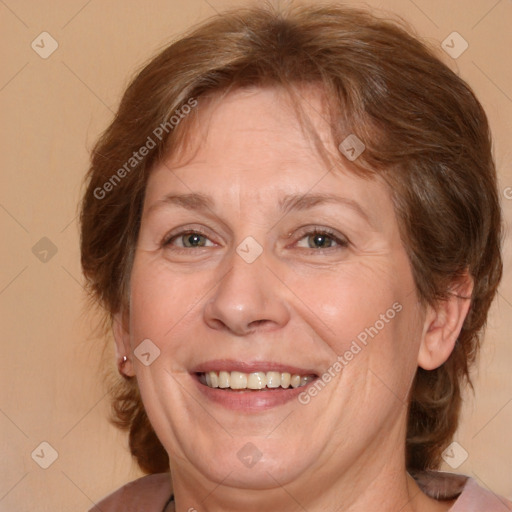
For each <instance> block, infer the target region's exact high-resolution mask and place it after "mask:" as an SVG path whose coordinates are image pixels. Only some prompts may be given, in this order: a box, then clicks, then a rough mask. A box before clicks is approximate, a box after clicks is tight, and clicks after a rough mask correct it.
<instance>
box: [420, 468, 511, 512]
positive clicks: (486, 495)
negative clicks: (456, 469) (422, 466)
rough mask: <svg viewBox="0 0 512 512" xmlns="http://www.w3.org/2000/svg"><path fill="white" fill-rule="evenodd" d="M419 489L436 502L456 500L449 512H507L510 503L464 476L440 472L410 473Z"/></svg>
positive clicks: (509, 509) (509, 508)
mask: <svg viewBox="0 0 512 512" xmlns="http://www.w3.org/2000/svg"><path fill="white" fill-rule="evenodd" d="M411 476H412V477H413V478H414V479H415V480H416V483H417V484H418V486H419V487H420V489H421V490H422V491H423V492H424V493H425V494H427V495H428V496H430V497H431V498H434V499H437V500H452V499H456V501H455V504H454V505H453V507H452V508H451V509H450V512H508V511H512V503H511V502H510V501H508V500H507V499H505V498H503V497H501V496H498V495H497V494H494V493H493V492H491V491H489V490H487V489H484V488H483V487H481V486H479V485H478V484H477V482H476V481H475V480H474V479H473V478H470V477H467V476H465V475H457V474H454V473H445V472H441V471H417V472H411Z"/></svg>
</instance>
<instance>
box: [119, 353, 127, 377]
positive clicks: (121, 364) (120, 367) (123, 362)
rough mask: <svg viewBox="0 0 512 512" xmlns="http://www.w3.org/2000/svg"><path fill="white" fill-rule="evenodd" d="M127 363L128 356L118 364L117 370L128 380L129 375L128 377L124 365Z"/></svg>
mask: <svg viewBox="0 0 512 512" xmlns="http://www.w3.org/2000/svg"><path fill="white" fill-rule="evenodd" d="M126 361H128V358H127V357H126V356H123V358H122V359H121V361H119V363H118V364H117V369H118V371H119V373H120V374H121V375H122V376H123V377H125V378H128V375H126V374H125V373H124V371H123V370H124V365H125V364H126Z"/></svg>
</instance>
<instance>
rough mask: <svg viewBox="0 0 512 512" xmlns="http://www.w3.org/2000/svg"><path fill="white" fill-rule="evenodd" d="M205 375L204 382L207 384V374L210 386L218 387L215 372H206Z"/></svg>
mask: <svg viewBox="0 0 512 512" xmlns="http://www.w3.org/2000/svg"><path fill="white" fill-rule="evenodd" d="M206 375H207V377H206V384H208V375H209V376H210V384H208V385H209V386H211V387H212V388H218V387H219V376H218V375H217V373H216V372H208V373H207V374H206Z"/></svg>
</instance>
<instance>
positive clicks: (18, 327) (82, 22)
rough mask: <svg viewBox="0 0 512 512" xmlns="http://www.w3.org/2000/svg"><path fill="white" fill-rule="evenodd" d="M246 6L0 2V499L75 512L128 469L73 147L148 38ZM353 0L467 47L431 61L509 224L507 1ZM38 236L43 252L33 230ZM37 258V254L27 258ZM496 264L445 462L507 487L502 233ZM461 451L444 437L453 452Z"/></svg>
mask: <svg viewBox="0 0 512 512" xmlns="http://www.w3.org/2000/svg"><path fill="white" fill-rule="evenodd" d="M247 3H248V2H242V1H224V0H209V1H206V0H151V1H148V2H142V1H139V2H137V1H135V0H129V1H125V0H109V1H100V0H90V1H88V2H87V1H86V0H67V1H64V0H58V1H57V0H55V1H53V2H39V1H36V0H2V1H0V29H1V32H0V33H1V34H2V36H1V37H2V43H3V44H2V47H3V55H4V57H3V59H2V67H1V70H0V109H1V118H2V128H1V130H2V131H1V136H0V140H1V144H2V151H1V165H2V175H1V188H0V224H1V226H2V244H1V245H2V251H1V274H0V308H1V315H2V317H1V318H2V321H1V339H2V343H1V349H0V350H1V352H0V357H1V361H2V372H1V381H0V384H1V385H0V454H1V460H2V462H3V463H2V468H1V469H0V510H1V511H9V512H11V511H16V512H24V511H34V510H37V511H41V512H42V511H54V510H59V511H77V510H86V509H88V508H89V507H91V506H92V504H93V502H94V501H95V500H98V499H99V498H100V497H101V496H103V495H104V494H106V493H107V492H109V491H110V490H112V489H114V488H116V487H117V486H119V485H121V484H122V483H124V482H126V481H128V480H130V479H132V478H134V477H135V476H137V475H138V473H137V470H136V468H135V466H134V464H133V463H132V461H131V459H130V457H129V455H128V452H127V449H126V440H125V438H124V437H123V436H122V435H121V434H119V433H117V431H115V430H114V428H113V427H111V426H109V424H108V423H107V421H106V419H105V418H106V413H107V409H108V400H107V399H106V397H105V389H104V385H103V383H102V382H101V380H100V377H99V376H100V375H101V373H100V359H101V358H100V356H101V350H102V346H103V341H102V340H101V339H100V338H99V337H98V335H97V333H94V331H93V327H94V325H95V321H96V319H95V318H94V317H93V316H92V315H91V314H89V313H87V310H86V303H85V300H84V294H83V290H82V286H81V283H82V278H81V273H80V265H79V251H78V228H77V219H76V214H77V202H78V199H79V196H80V191H81V183H82V178H83V175H84V173H85V170H86V168H87V165H88V151H89V150H90V148H91V145H92V143H93V142H94V140H95V139H96V137H97V136H98V134H99V133H100V131H101V130H102V129H104V128H105V127H106V125H107V123H108V121H109V120H110V119H111V118H112V114H113V111H114V110H115V108H116V106H117V104H118V101H119V99H120V94H121V92H122V91H123V89H124V87H125V86H126V85H127V81H128V79H129V77H131V76H132V75H133V73H134V72H135V70H136V69H137V68H138V67H139V66H141V65H142V63H143V62H145V61H146V60H147V59H148V58H149V57H150V56H151V55H153V54H154V53H155V51H156V50H157V49H158V48H160V47H161V46H163V45H164V44H165V43H167V42H170V41H171V40H173V39H174V38H176V37H177V36H178V35H179V34H180V33H181V32H182V31H183V30H184V29H185V28H187V27H189V26H190V25H192V24H194V23H196V22H198V21H200V20H202V19H204V18H206V17H208V16H210V15H212V14H214V13H215V12H216V11H221V10H222V9H223V8H225V7H227V6H235V5H242V4H247ZM349 3H357V2H349ZM368 4H369V5H371V6H374V7H382V8H384V9H386V10H387V11H390V12H395V13H398V14H399V15H401V16H402V17H403V18H405V19H406V20H408V21H410V22H411V23H412V25H413V26H414V27H415V28H416V30H417V32H418V33H419V34H420V35H421V36H424V37H426V38H427V39H428V40H429V41H430V42H431V43H432V44H434V45H436V46H438V47H439V46H440V43H441V42H442V41H443V40H444V39H445V38H446V37H447V36H448V35H449V34H450V33H452V32H453V31H457V32H459V33H460V34H461V35H462V36H463V37H464V39H465V40H466V41H467V42H468V43H469V48H468V49H467V51H466V52H465V53H464V54H462V55H461V56H460V57H459V58H458V59H456V60H454V59H452V58H450V57H447V58H446V60H447V61H449V62H451V65H452V66H453V68H454V69H457V70H458V71H459V72H460V74H461V75H462V77H463V78H465V79H466V80H467V81H468V82H469V83H470V84H471V85H472V87H473V88H474V89H475V91H476V93H477V95H478V96H479V98H480V99H481V101H482V103H483V105H484V107H485V108H486V110H487V112H488V115H489V118H490V121H491V125H492V129H493V132H494V135H495V153H496V159H497V164H498V169H499V174H500V181H501V185H500V187H501V191H502V192H503V195H502V199H503V208H504V213H505V218H506V221H507V225H508V224H510V219H511V217H512V199H510V198H512V188H511V189H507V187H509V186H512V151H511V145H510V140H511V135H512V122H511V119H512V66H511V62H512V60H511V58H510V48H512V32H511V30H510V27H511V23H512V1H510V0H501V1H497V0H466V1H462V0H452V1H446V0H415V1H412V0H383V1H376V0H374V1H371V2H368ZM43 31H46V32H49V33H50V34H51V36H52V37H53V38H54V39H55V40H56V41H57V42H58V45H59V46H58V49H57V50H56V51H55V52H54V53H53V54H52V55H51V56H50V57H49V58H47V59H43V58H41V57H40V56H39V55H38V54H37V53H36V52H35V51H34V50H33V49H32V48H31V42H32V41H33V40H34V39H36V37H37V36H38V35H39V34H40V33H41V32H43ZM38 40H40V39H38ZM36 42H37V40H36ZM46 48H48V46H46ZM507 190H509V192H507ZM507 196H508V198H507ZM508 231H509V230H508V228H507V232H508ZM43 237H47V238H48V239H50V240H51V242H52V243H53V244H54V246H55V247H56V249H57V252H56V254H54V255H53V256H52V253H51V252H49V253H47V254H46V255H45V253H44V252H41V248H40V249H39V252H38V251H37V250H36V251H35V252H36V253H37V254H34V253H33V252H32V248H33V246H34V245H35V244H36V243H38V241H39V240H40V239H41V238H43ZM40 244H43V245H42V249H45V247H46V249H48V247H47V246H45V244H48V242H46V241H43V242H40ZM45 257H46V258H47V259H48V261H46V262H43V261H40V258H43V259H44V258H45ZM504 260H505V276H504V281H503V284H502V286H501V288H500V293H499V297H498V300H497V302H496V303H495V305H494V308H493V310H492V315H491V317H490V321H489V329H488V332H487V336H486V340H485V348H484V351H483V354H482V358H481V365H480V370H479V375H478V379H477V387H476V389H477V392H476V398H475V399H470V400H469V401H468V404H467V407H466V411H465V421H464V423H463V425H462V427H461V429H460V431H459V433H458V435H457V438H456V439H457V441H458V442H459V443H460V445H461V446H462V447H463V448H464V450H465V451H467V453H468V455H469V456H468V458H467V460H466V461H465V462H464V463H463V464H462V465H461V466H460V467H458V468H457V471H458V472H463V473H466V474H469V475H472V476H473V477H474V478H476V479H477V480H478V481H479V483H480V484H481V485H483V486H484V487H488V488H490V489H491V490H493V491H495V492H497V493H500V494H503V495H506V496H508V497H509V498H512V435H511V434H512V432H511V430H512V429H511V425H512V380H511V375H512V371H511V370H512V343H511V342H510V336H509V333H510V331H511V327H512V282H511V277H512V276H511V272H512V269H511V246H510V237H509V236H507V240H506V242H505V252H504ZM43 441H45V442H47V443H49V444H50V445H51V446H52V447H53V449H54V450H56V452H57V453H58V458H57V459H56V460H55V462H54V463H53V464H52V465H51V466H50V467H48V469H42V468H41V467H40V466H39V465H38V464H37V463H36V462H35V461H36V460H37V461H38V462H39V463H43V462H49V461H50V458H49V457H50V456H51V449H50V448H48V447H44V446H43V447H42V448H41V447H39V448H38V446H39V445H40V443H41V442H43ZM36 448H37V450H36ZM41 449H43V452H41ZM34 450H35V452H34ZM33 452H34V455H33V457H34V458H32V457H31V454H32V453H33ZM462 453H463V452H462V451H461V449H460V448H457V449H456V452H455V455H456V457H455V458H457V457H460V455H461V454H462ZM43 454H44V455H43ZM448 469H450V468H449V467H448Z"/></svg>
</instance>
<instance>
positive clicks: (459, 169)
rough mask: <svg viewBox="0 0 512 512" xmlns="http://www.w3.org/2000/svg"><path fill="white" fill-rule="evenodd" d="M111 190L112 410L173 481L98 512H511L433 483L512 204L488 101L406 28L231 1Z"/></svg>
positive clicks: (114, 171) (133, 120)
mask: <svg viewBox="0 0 512 512" xmlns="http://www.w3.org/2000/svg"><path fill="white" fill-rule="evenodd" d="M88 180H89V181H88V188H87V191H86V194H85V197H84V201H83V206H82V216H81V223H82V224H81V225H82V264H83V269H84V273H85V275H86V277H87V279H88V282H89V285H90V289H91V291H92V293H93V294H94V296H95V297H96V298H98V299H99V300H100V302H101V303H102V305H103V306H104V308H105V309H106V311H107V313H108V315H109V316H110V318H111V319H112V323H113V332H114V337H115V344H116V349H117V353H118V358H119V372H120V373H121V374H122V375H123V377H124V378H123V379H122V380H121V382H119V384H118V386H117V387H115V389H113V395H112V400H113V407H114V413H115V418H114V419H115V421H116V423H117V425H118V426H120V427H121V428H123V429H126V430H128V431H129V435H130V449H131V452H132V454H133V455H134V457H135V458H136V459H137V461H138V463H139V465H140V467H141V468H142V469H143V470H144V471H145V472H147V473H150V474H151V475H150V476H147V477H145V478H143V479H141V480H138V481H136V482H132V483H131V484H128V485H127V486H125V487H123V488H121V489H120V490H118V491H117V492H115V493H113V494H112V495H110V496H109V497H107V498H106V499H105V500H103V501H102V502H101V503H99V504H98V505H97V507H96V508H94V509H93V510H102V511H107V510H108V511H111V510H123V511H127V510H145V511H161V510H165V511H170V510H176V511H178V512H183V511H186V510H188V511H193V510H197V511H203V510H204V511H220V510H222V511H230V510H249V511H250V510H258V511H261V510H274V509H279V510H283V511H291V510H308V511H320V510H333V511H334V510H339V511H345V510H347V511H348V510H350V511H365V512H367V511H369V510H379V511H383V512H386V511H397V510H401V511H403V512H412V511H415V512H427V511H428V512H434V511H446V510H451V511H453V512H462V511H464V512H468V511H484V510H485V511H486V512H489V511H491V510H492V511H497V512H498V511H505V510H512V506H511V504H510V503H508V502H506V500H504V499H503V498H499V497H496V496H495V495H493V494H492V493H490V492H488V491H486V490H484V489H482V488H480V487H478V486H477V484H476V483H475V482H474V481H473V480H471V479H467V478H466V477H463V476H457V475H448V474H444V473H438V472H435V471H431V470H435V469H437V468H438V467H439V465H440V462H441V454H442V453H443V450H445V448H446V447H447V446H448V445H449V444H450V442H451V438H452V436H453V434H454V432H455V430H456V428H457V423H458V416H459V411H460V405H461V391H462V389H463V387H464V386H465V385H466V384H467V383H468V381H469V369H470V367H471V365H472V363H473V362H474V359H475V355H476V352H477V348H478V344H479V339H480V337H481V331H482V328H483V326H484V324H485V321H486V317H487V312H488V309H489V306H490V304H491V302H492V299H493V297H494V295H495V292H496V289H497V286H498V284H499V281H500V278H501V272H502V263H501V256H500V237H501V214H500V208H499V203H498V195H497V191H496V173H495V168H494V163H493V159H492V155H491V142H490V136H489V130H488V125H487V120H486V117H485V114H484V112H483V110H482V108H481V106H480V104H479V103H478V101H477V100H476V98H475V97H474V95H473V93H472V92H471V90H470V89H469V87H468V86H467V85H466V84H465V83H464V82H463V81H462V80H461V79H460V78H458V77H457V76H456V75H455V74H454V73H453V72H451V71H450V70H449V69H448V68H447V67H446V66H445V65H444V64H442V63H441V62H440V61H439V60H438V59H437V58H436V57H435V56H434V55H433V54H432V52H431V51H430V50H428V49H427V48H426V47H425V46H424V45H423V44H422V43H420V42H419V41H417V40H416V39H415V38H413V37H412V36H410V35H408V34H407V32H406V31H405V30H404V29H403V28H401V27H399V26H397V25H396V24H394V23H391V22H387V21H382V20H379V19H377V18H375V17H373V16H372V15H370V14H368V13H366V12H363V11H359V10H354V9H350V8H346V7H339V6H338V7H336V6H316V7H300V8H294V9H289V10H287V11H286V12H280V13H279V12H275V11H273V10H272V9H270V8H254V9H249V10H237V11H233V12H230V13H223V14H222V15H220V16H218V17H216V18H214V19H212V20H210V21H208V22H207V23H205V24H203V25H202V26H200V27H199V28H197V29H196V30H194V31H193V32H191V33H190V34H188V35H187V36H186V37H184V38H182V39H181V40H179V41H177V42H176V43H174V44H172V45H171V46H169V47H168V48H166V49H165V50H164V51H163V52H162V53H160V55H158V56H157V57H156V58H154V59H153V60H152V61H151V62H150V63H149V64H148V65H147V66H146V67H145V68H144V69H143V70H142V71H141V72H140V73H139V75H138V76H137V77H136V78H135V80H134V81H133V82H132V84H131V85H130V86H129V87H128V89H127V91H126V93H125V95H124V97H123V100H122V102H121V105H120V107H119V111H118V113H117V115H116V118H115V119H114V121H113V122H112V124H111V125H110V127H109V128H108V129H107V131H106V132H105V133H104V135H103V136H102V137H101V139H100V141H99V142H98V143H97V145H96V147H95V148H94V151H93V155H92V165H91V169H90V172H89V176H88ZM429 470H430V471H429ZM171 475H172V485H171Z"/></svg>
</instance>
